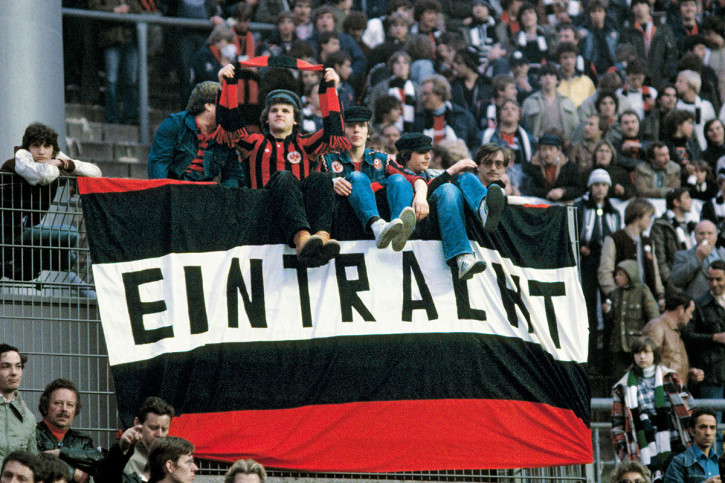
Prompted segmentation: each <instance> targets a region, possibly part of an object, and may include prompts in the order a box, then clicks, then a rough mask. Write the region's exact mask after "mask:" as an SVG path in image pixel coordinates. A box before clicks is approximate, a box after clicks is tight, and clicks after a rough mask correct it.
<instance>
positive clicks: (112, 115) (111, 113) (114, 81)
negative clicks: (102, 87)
mask: <svg viewBox="0 0 725 483" xmlns="http://www.w3.org/2000/svg"><path fill="white" fill-rule="evenodd" d="M103 59H104V62H105V68H106V122H109V123H118V122H122V123H133V122H138V49H137V48H136V43H135V41H133V40H131V41H127V42H123V43H121V44H116V45H112V46H111V47H108V48H107V49H106V50H105V51H103ZM119 74H121V76H119ZM119 82H120V84H121V85H122V86H123V97H122V101H123V117H121V114H120V110H119V108H118V88H119Z"/></svg>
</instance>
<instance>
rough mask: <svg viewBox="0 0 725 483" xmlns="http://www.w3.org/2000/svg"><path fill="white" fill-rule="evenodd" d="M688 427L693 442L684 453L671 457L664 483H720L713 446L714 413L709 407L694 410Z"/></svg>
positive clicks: (715, 424)
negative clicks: (695, 482)
mask: <svg viewBox="0 0 725 483" xmlns="http://www.w3.org/2000/svg"><path fill="white" fill-rule="evenodd" d="M688 429H689V431H690V436H691V437H692V444H691V445H690V447H689V448H687V450H685V451H684V452H683V453H680V454H678V455H677V456H675V457H674V458H672V462H671V463H670V466H669V467H668V468H667V472H666V473H665V483H687V482H690V481H697V482H701V481H704V482H705V483H720V469H719V468H718V463H717V459H718V455H717V452H716V451H715V448H714V443H715V433H716V432H717V420H716V419H715V413H714V412H712V411H710V410H709V409H703V408H697V409H695V411H694V412H693V413H692V416H691V417H690V427H689V428H688Z"/></svg>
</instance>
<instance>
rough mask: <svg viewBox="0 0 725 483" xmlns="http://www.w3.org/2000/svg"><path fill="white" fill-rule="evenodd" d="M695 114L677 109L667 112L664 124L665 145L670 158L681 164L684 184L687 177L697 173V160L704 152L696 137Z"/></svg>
mask: <svg viewBox="0 0 725 483" xmlns="http://www.w3.org/2000/svg"><path fill="white" fill-rule="evenodd" d="M694 120H695V116H694V115H693V114H692V113H691V112H689V111H683V110H680V109H675V110H674V111H672V112H670V113H669V114H667V116H666V117H665V120H664V126H662V134H663V139H664V143H665V145H666V146H667V147H668V148H669V151H670V159H671V160H672V161H674V162H676V163H677V164H679V165H680V168H681V169H682V178H683V180H682V181H683V184H684V182H685V181H687V177H688V176H690V175H692V174H695V164H694V163H695V161H697V160H698V159H700V157H701V156H702V152H701V151H700V145H699V144H698V143H697V138H696V137H695V135H694V134H695V125H694V124H693V122H694Z"/></svg>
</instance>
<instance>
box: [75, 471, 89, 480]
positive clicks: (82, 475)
mask: <svg viewBox="0 0 725 483" xmlns="http://www.w3.org/2000/svg"><path fill="white" fill-rule="evenodd" d="M88 479H89V476H88V473H86V472H85V471H83V470H79V469H78V468H76V471H75V473H73V481H76V482H77V483H86V482H87V481H88Z"/></svg>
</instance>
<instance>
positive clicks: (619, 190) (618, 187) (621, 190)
mask: <svg viewBox="0 0 725 483" xmlns="http://www.w3.org/2000/svg"><path fill="white" fill-rule="evenodd" d="M614 194H616V195H618V196H622V195H623V194H624V186H622V185H621V184H615V185H614Z"/></svg>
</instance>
